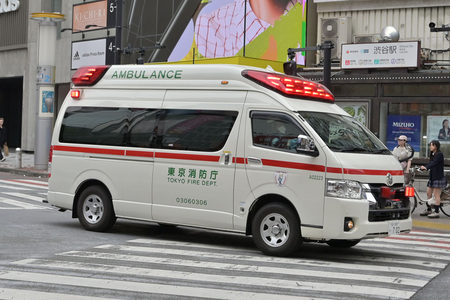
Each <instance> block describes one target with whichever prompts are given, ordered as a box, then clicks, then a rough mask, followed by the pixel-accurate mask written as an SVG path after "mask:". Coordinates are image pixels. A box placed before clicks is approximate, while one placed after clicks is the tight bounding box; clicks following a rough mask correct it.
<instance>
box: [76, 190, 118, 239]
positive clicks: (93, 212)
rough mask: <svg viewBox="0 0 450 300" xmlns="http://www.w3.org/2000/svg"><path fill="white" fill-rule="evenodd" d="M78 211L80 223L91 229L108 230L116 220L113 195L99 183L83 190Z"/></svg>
mask: <svg viewBox="0 0 450 300" xmlns="http://www.w3.org/2000/svg"><path fill="white" fill-rule="evenodd" d="M77 213H78V220H79V221H80V224H81V225H82V226H83V227H84V228H85V229H86V230H89V231H108V230H109V229H111V227H112V226H113V225H114V223H115V222H116V215H115V213H114V208H113V205H112V199H111V195H110V194H109V193H108V191H107V190H106V189H105V188H103V187H100V186H97V185H92V186H89V187H87V188H86V189H85V190H84V191H83V192H81V194H80V197H79V198H78V205H77Z"/></svg>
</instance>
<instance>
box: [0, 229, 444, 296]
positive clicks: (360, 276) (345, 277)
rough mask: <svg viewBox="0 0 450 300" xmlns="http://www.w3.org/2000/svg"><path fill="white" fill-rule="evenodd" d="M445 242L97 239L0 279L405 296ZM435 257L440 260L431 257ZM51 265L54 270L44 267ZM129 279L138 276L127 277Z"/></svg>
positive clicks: (418, 237) (430, 272) (149, 288)
mask: <svg viewBox="0 0 450 300" xmlns="http://www.w3.org/2000/svg"><path fill="white" fill-rule="evenodd" d="M408 237H410V239H407V238H408ZM411 243H415V244H416V245H415V246H412V245H411ZM442 243H444V244H445V243H449V242H448V240H445V239H443V236H442V235H438V234H435V235H432V234H429V233H427V234H423V233H421V232H413V233H412V234H411V235H400V236H398V237H395V238H380V239H377V240H372V241H371V242H368V241H362V242H361V243H360V244H358V245H357V246H355V247H354V248H352V249H348V250H341V249H337V250H336V249H332V248H330V247H328V246H326V245H312V246H308V247H305V248H306V249H304V252H301V250H300V252H299V254H298V257H289V258H283V257H268V256H264V255H262V254H261V253H259V251H256V250H253V249H250V250H247V249H245V248H239V247H237V246H226V245H225V246H217V245H211V244H205V243H194V242H183V241H180V242H177V241H167V240H161V239H151V238H140V239H133V240H129V241H127V242H126V243H125V244H124V245H123V244H122V245H101V246H96V247H94V248H93V250H92V251H67V252H63V253H59V254H56V255H55V257H54V258H51V259H25V260H21V261H17V262H14V263H12V265H16V266H20V267H21V268H23V269H25V268H36V270H39V271H37V272H41V271H40V270H46V271H45V272H44V273H46V274H41V273H32V272H30V273H28V272H15V273H14V271H12V272H9V271H6V273H5V272H0V280H1V279H2V277H1V276H4V277H3V278H5V280H19V281H29V282H30V283H42V284H51V285H52V287H53V290H55V291H57V290H58V285H67V282H70V284H69V285H73V286H77V287H80V289H81V288H84V287H86V286H90V287H95V288H96V289H102V288H104V289H111V290H120V291H130V290H131V291H136V292H140V291H144V292H146V293H148V294H151V293H155V294H162V295H167V296H180V297H181V296H186V295H189V296H190V297H192V298H198V297H205V298H210V299H213V298H214V299H215V298H218V299H236V298H245V299H252V298H257V299H270V298H271V297H273V299H282V298H280V297H282V296H286V297H291V298H292V299H294V297H293V296H294V295H295V299H317V298H316V297H315V296H320V297H326V298H335V296H337V295H339V296H340V297H347V298H358V299H363V298H364V299H365V298H370V299H387V298H389V299H391V298H396V299H408V298H410V297H411V296H412V295H414V294H415V293H416V292H417V291H418V290H419V289H420V288H422V287H423V286H425V285H426V284H427V283H428V282H429V281H431V280H432V279H433V278H434V277H435V276H437V275H438V274H439V273H440V272H441V271H442V269H444V268H445V267H446V266H447V264H448V262H449V261H450V251H449V250H447V249H442V248H434V247H430V246H429V245H430V244H442ZM374 244H376V245H378V246H379V247H373V245H374ZM311 247H312V248H311ZM424 254H429V255H430V256H428V255H424ZM435 257H440V259H439V260H438V261H437V262H435V261H434V260H433V259H432V258H435ZM31 270H32V269H31ZM50 270H52V271H53V272H55V273H58V275H51V274H48V273H51V272H52V271H50ZM55 270H56V271H55ZM64 272H67V273H71V274H73V273H75V274H79V277H77V276H73V275H71V276H66V275H64ZM4 274H6V275H4ZM11 274H12V276H11ZM15 274H19V275H20V276H19V275H17V276H16V275H15ZM59 274H61V275H59ZM49 276H50V277H49ZM99 278H101V279H99ZM124 278H130V279H129V280H127V281H123V279H124ZM132 278H140V279H136V280H137V281H139V282H131V281H132V280H133V279H132ZM80 280H81V281H80ZM85 280H86V281H85ZM92 280H93V281H92ZM146 282H149V283H148V284H147V283H146ZM22 284H23V283H22ZM45 287H46V286H44V287H41V286H40V285H39V284H37V285H36V287H34V288H35V289H39V288H45ZM229 287H232V288H229ZM191 289H192V291H196V292H195V293H193V292H192V291H191ZM76 290H77V289H75V291H76ZM268 293H272V294H268ZM273 293H276V295H275V294H273ZM299 294H300V295H302V296H304V297H305V298H299V297H298V296H297V295H299ZM0 295H1V294H0ZM281 295H282V296H281ZM307 295H310V297H306V296H307ZM149 297H150V298H151V296H149ZM0 298H1V297H0Z"/></svg>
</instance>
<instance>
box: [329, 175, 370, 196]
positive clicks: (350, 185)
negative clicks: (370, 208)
mask: <svg viewBox="0 0 450 300" xmlns="http://www.w3.org/2000/svg"><path fill="white" fill-rule="evenodd" d="M361 192H362V187H361V184H360V183H359V182H357V181H350V180H327V196H331V197H339V198H347V199H361V198H362V196H361Z"/></svg>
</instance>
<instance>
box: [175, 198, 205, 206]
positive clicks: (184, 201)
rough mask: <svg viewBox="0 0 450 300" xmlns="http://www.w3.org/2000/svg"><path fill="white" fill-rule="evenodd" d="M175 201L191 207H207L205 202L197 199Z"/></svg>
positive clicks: (178, 199)
mask: <svg viewBox="0 0 450 300" xmlns="http://www.w3.org/2000/svg"><path fill="white" fill-rule="evenodd" d="M176 201H177V203H186V204H192V205H208V202H207V201H206V200H199V199H191V198H177V200H176Z"/></svg>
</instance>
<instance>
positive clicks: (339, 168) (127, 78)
mask: <svg viewBox="0 0 450 300" xmlns="http://www.w3.org/2000/svg"><path fill="white" fill-rule="evenodd" d="M73 83H74V86H73V88H72V90H71V92H70V93H69V95H68V96H67V98H66V99H65V101H64V103H63V105H62V107H61V110H60V113H59V115H58V118H57V120H56V123H55V128H54V134H53V138H52V145H51V155H50V178H49V192H48V201H49V203H50V204H51V205H53V206H56V207H59V208H62V209H63V210H72V211H73V214H72V216H73V217H78V218H79V220H80V223H81V224H82V225H83V227H85V228H86V229H87V230H94V231H106V230H108V229H110V228H111V227H112V226H113V225H114V222H115V220H116V218H117V217H119V218H127V219H135V220H147V221H152V222H157V223H160V224H172V225H184V226H193V227H201V228H208V229H217V230H226V231H232V232H237V233H243V234H247V235H252V236H253V238H254V240H255V243H256V245H257V246H258V248H259V249H260V250H261V251H262V252H264V253H266V254H268V255H280V256H283V255H289V254H292V253H293V252H295V251H297V249H298V247H299V246H300V245H301V243H302V242H308V241H314V242H326V243H328V244H329V245H331V246H336V247H351V246H353V245H356V244H357V243H358V242H359V241H360V240H361V239H366V238H373V237H383V236H388V235H391V234H398V233H402V232H409V231H410V230H411V227H412V221H411V217H410V210H409V205H410V204H409V197H408V196H411V195H410V194H409V193H410V192H411V191H410V189H406V190H405V188H403V180H404V179H403V172H402V170H401V166H400V164H399V163H398V161H396V159H395V158H394V157H393V156H392V155H391V154H390V151H389V150H388V149H386V147H385V146H384V145H383V144H382V143H381V142H380V141H379V140H378V139H377V138H376V137H375V136H374V135H373V134H372V133H370V132H369V131H368V130H367V129H366V128H365V127H364V126H362V125H361V124H360V123H358V122H357V121H356V120H354V119H353V118H351V117H350V116H349V115H348V114H347V113H346V112H344V111H343V110H342V109H340V108H339V107H338V106H337V105H336V104H334V97H333V96H332V95H331V93H330V92H329V91H328V90H327V89H326V88H325V87H323V86H322V85H320V84H317V83H313V82H309V81H306V80H303V79H301V78H297V77H291V76H287V75H284V74H280V73H276V72H273V71H272V72H271V71H268V70H264V69H258V68H254V67H247V66H235V65H170V66H162V65H144V66H142V65H141V66H138V65H119V66H111V67H109V66H96V67H83V68H80V69H79V70H78V71H77V72H76V73H75V75H74V77H73Z"/></svg>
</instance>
